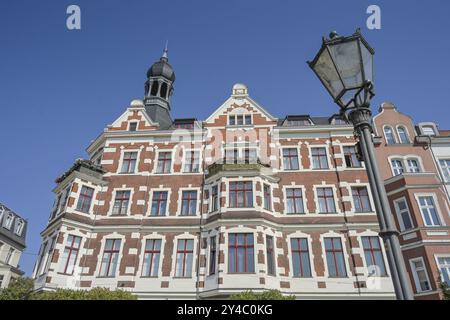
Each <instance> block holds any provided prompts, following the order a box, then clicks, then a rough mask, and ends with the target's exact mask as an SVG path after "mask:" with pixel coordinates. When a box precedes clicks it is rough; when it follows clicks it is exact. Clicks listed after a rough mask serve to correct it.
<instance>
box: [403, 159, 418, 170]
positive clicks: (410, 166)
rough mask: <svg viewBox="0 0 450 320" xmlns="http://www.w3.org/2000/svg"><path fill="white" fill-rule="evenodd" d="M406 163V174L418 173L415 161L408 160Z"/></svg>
mask: <svg viewBox="0 0 450 320" xmlns="http://www.w3.org/2000/svg"><path fill="white" fill-rule="evenodd" d="M406 163H407V165H408V172H420V167H419V163H418V162H417V160H416V159H408V160H406Z"/></svg>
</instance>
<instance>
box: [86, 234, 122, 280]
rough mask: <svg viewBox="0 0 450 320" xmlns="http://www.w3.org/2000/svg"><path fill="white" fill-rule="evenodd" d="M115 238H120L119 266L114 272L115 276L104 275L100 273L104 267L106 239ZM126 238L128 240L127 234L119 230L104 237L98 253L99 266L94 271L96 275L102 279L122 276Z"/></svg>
mask: <svg viewBox="0 0 450 320" xmlns="http://www.w3.org/2000/svg"><path fill="white" fill-rule="evenodd" d="M114 239H120V248H119V257H118V258H117V268H116V270H115V272H114V276H102V275H100V272H101V267H102V260H103V255H104V254H105V246H106V240H114ZM125 240H126V238H125V236H124V235H122V234H119V233H117V232H114V233H111V234H108V235H106V236H104V237H103V238H102V240H101V245H100V254H99V255H98V259H97V266H96V269H95V273H94V274H95V275H97V278H100V279H105V278H117V277H119V276H120V265H121V261H122V257H123V247H124V245H125Z"/></svg>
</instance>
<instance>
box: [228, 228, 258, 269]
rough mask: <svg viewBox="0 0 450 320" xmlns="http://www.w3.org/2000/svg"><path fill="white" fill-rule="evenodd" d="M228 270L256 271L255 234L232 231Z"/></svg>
mask: <svg viewBox="0 0 450 320" xmlns="http://www.w3.org/2000/svg"><path fill="white" fill-rule="evenodd" d="M228 271H229V272H231V273H243V272H255V261H254V244H253V234H251V233H230V235H229V238H228Z"/></svg>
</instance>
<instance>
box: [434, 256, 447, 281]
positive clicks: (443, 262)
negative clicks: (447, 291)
mask: <svg viewBox="0 0 450 320" xmlns="http://www.w3.org/2000/svg"><path fill="white" fill-rule="evenodd" d="M437 261H438V266H439V271H440V273H441V281H443V282H445V283H446V284H447V285H450V257H438V258H437Z"/></svg>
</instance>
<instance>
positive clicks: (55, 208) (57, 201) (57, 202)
mask: <svg viewBox="0 0 450 320" xmlns="http://www.w3.org/2000/svg"><path fill="white" fill-rule="evenodd" d="M61 197H62V194H61V193H59V194H58V197H57V198H56V201H55V203H54V207H53V211H52V215H51V217H50V219H53V218H54V217H55V216H56V214H57V213H58V211H59V206H60V203H61Z"/></svg>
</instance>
